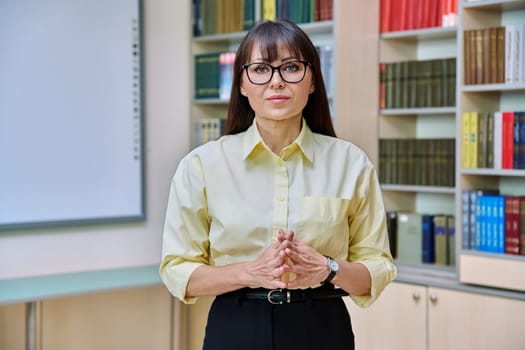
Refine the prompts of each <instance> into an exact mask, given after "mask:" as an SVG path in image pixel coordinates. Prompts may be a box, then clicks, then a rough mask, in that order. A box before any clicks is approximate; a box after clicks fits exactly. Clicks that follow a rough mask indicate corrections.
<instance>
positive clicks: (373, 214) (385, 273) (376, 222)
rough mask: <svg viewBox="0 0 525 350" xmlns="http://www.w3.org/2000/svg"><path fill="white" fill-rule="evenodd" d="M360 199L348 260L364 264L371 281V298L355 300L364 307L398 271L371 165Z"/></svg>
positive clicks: (354, 219)
mask: <svg viewBox="0 0 525 350" xmlns="http://www.w3.org/2000/svg"><path fill="white" fill-rule="evenodd" d="M357 195H358V197H359V198H360V199H359V201H358V203H357V204H356V207H355V208H354V210H355V211H354V215H353V217H352V222H351V224H350V227H351V229H350V230H351V237H352V240H351V242H350V245H349V249H348V258H349V261H351V262H358V263H361V264H363V265H364V266H365V267H366V268H367V269H368V271H369V273H370V277H371V282H372V285H371V290H370V295H368V296H352V300H353V301H354V302H355V303H356V304H357V305H358V306H361V307H367V306H369V305H371V304H372V303H373V302H374V301H375V300H376V299H377V298H378V297H379V295H380V294H381V293H382V291H383V290H384V289H385V287H386V286H387V285H388V284H389V283H390V282H391V281H392V280H393V279H394V278H395V276H396V273H397V270H396V267H395V266H394V264H393V258H392V254H391V252H390V244H389V241H388V233H387V226H386V212H385V208H384V205H383V200H382V195H381V191H380V187H379V182H378V180H377V175H376V172H375V169H374V168H373V167H372V165H371V164H370V166H369V168H368V169H367V171H365V172H363V175H362V178H361V181H359V184H358V189H357Z"/></svg>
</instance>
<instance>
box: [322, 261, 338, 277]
mask: <svg viewBox="0 0 525 350" xmlns="http://www.w3.org/2000/svg"><path fill="white" fill-rule="evenodd" d="M326 258H327V260H328V271H330V273H329V274H328V277H326V279H325V280H324V281H323V284H328V283H330V282H331V281H332V279H333V278H334V276H335V274H336V273H337V271H339V264H338V263H337V261H336V260H335V259H334V258H332V257H329V256H326Z"/></svg>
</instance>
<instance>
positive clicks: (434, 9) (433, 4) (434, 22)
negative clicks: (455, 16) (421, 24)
mask: <svg viewBox="0 0 525 350" xmlns="http://www.w3.org/2000/svg"><path fill="white" fill-rule="evenodd" d="M440 7H441V6H440V0H430V3H429V10H430V13H429V14H428V25H427V27H430V28H434V27H438V26H441V24H439V25H438V13H439V8H440ZM439 23H441V20H440V21H439Z"/></svg>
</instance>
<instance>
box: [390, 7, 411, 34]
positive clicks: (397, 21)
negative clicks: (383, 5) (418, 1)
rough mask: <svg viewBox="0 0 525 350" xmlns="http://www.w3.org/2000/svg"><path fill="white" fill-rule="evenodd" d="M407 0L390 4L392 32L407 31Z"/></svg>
mask: <svg viewBox="0 0 525 350" xmlns="http://www.w3.org/2000/svg"><path fill="white" fill-rule="evenodd" d="M406 1H407V0H391V2H390V31H391V32H397V31H401V30H405V28H404V27H405V16H406Z"/></svg>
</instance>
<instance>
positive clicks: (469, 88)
mask: <svg viewBox="0 0 525 350" xmlns="http://www.w3.org/2000/svg"><path fill="white" fill-rule="evenodd" d="M521 90H525V83H519V84H483V85H463V86H462V87H461V91H462V92H503V91H521Z"/></svg>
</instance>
